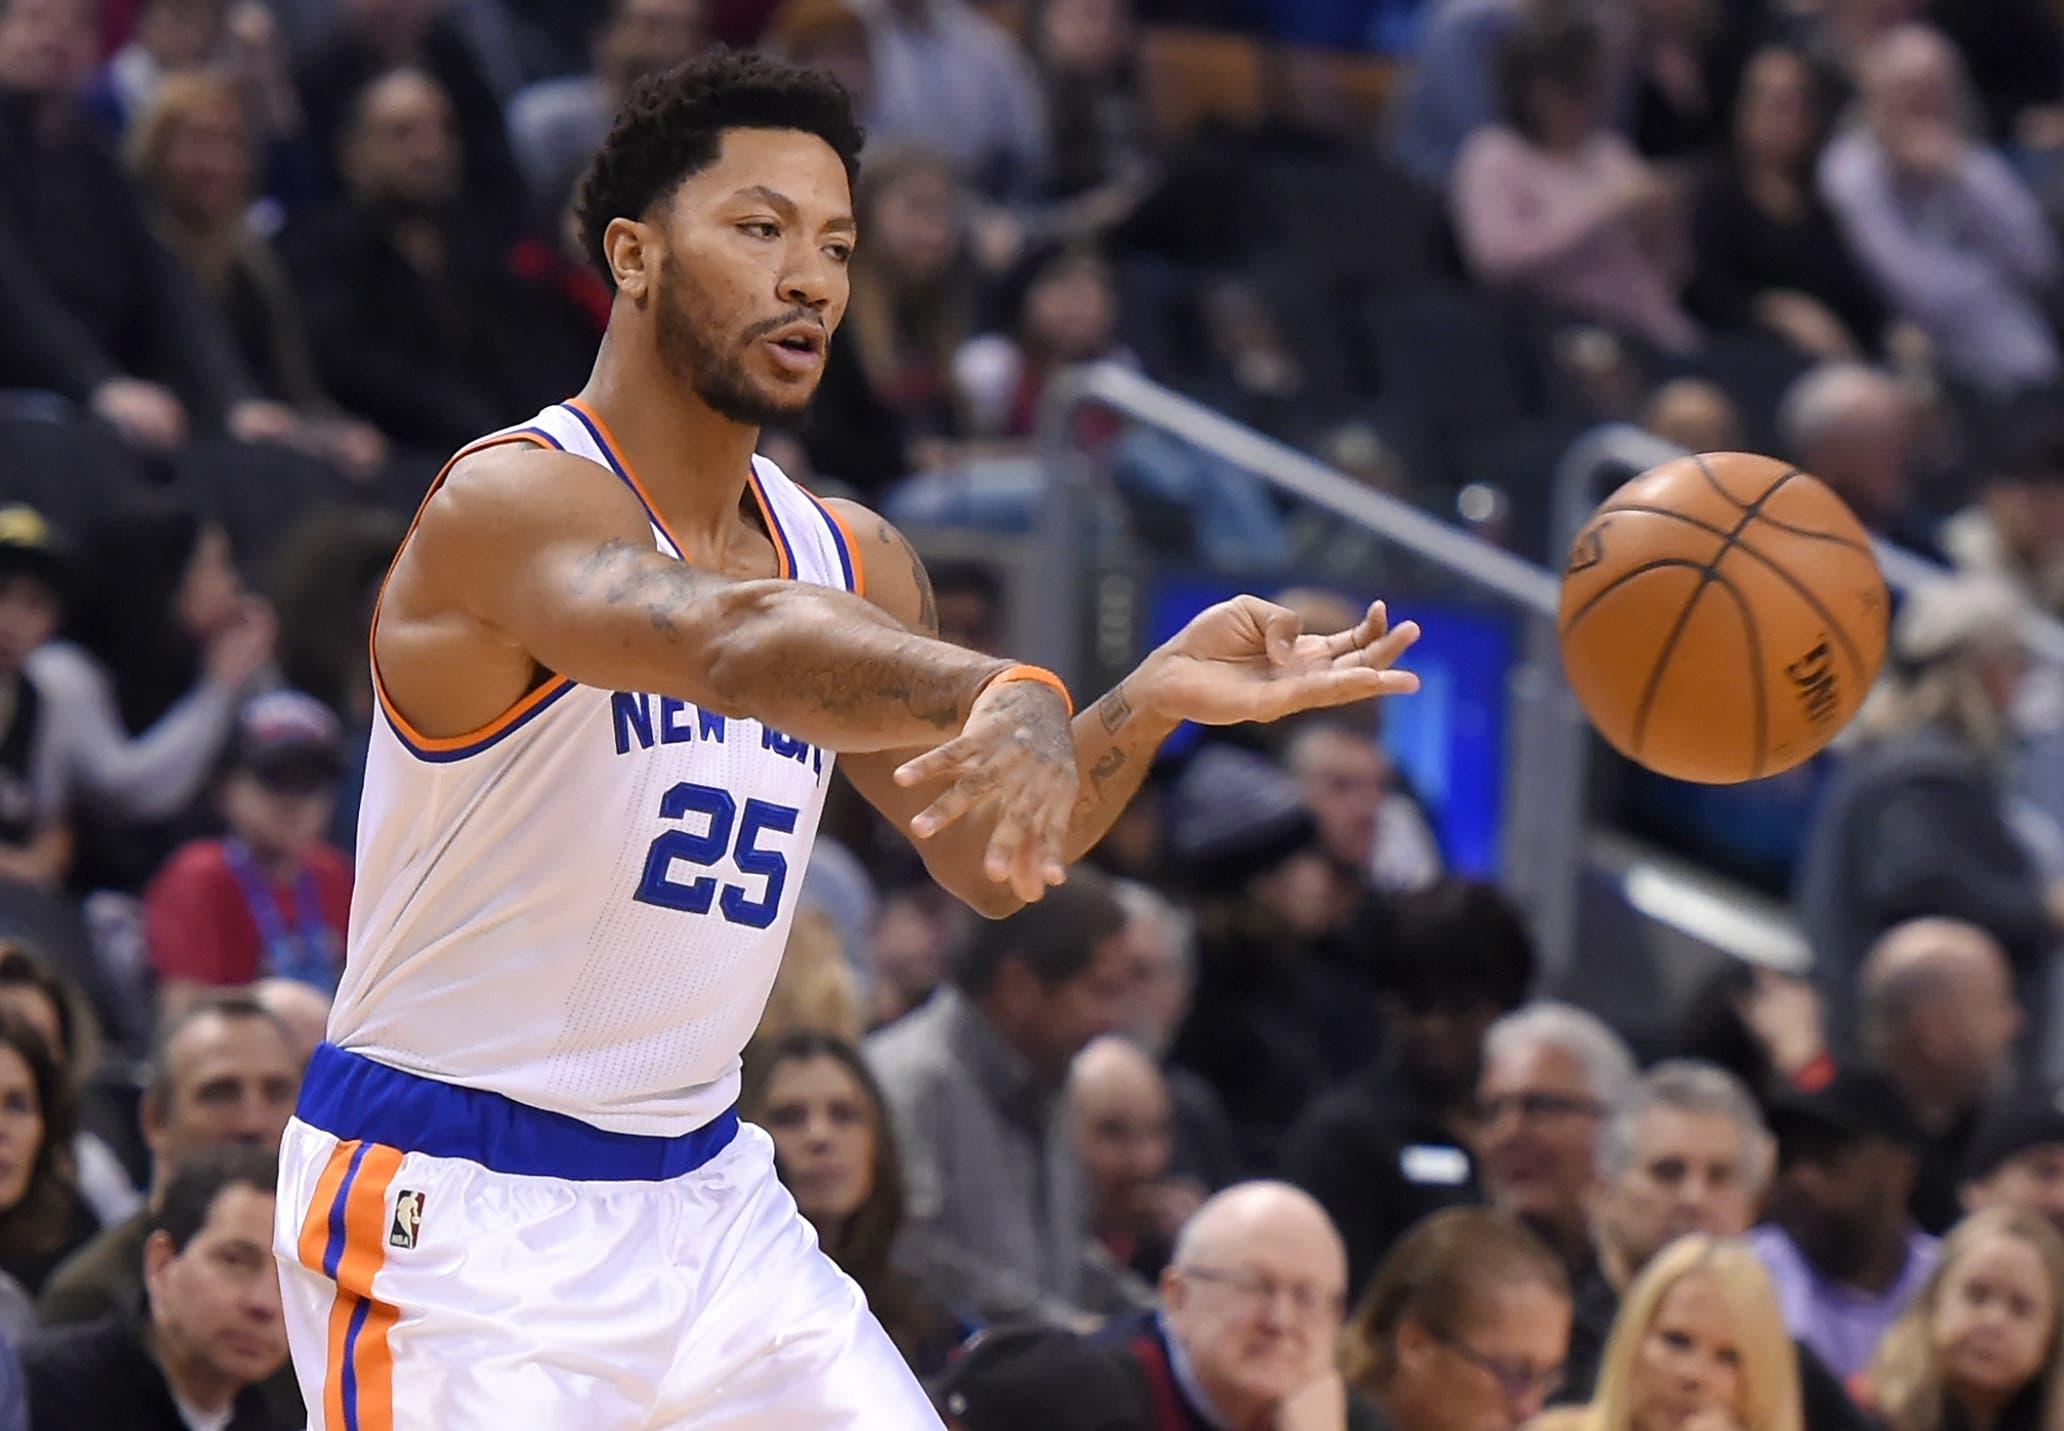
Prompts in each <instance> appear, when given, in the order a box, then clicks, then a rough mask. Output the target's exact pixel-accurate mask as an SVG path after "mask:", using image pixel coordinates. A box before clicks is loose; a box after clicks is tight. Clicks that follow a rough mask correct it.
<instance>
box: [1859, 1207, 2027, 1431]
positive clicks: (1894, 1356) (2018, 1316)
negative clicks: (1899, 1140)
mask: <svg viewBox="0 0 2064 1431" xmlns="http://www.w3.org/2000/svg"><path fill="white" fill-rule="evenodd" d="M1863 1392H1864V1400H1865V1402H1866V1403H1867V1404H1868V1405H1870V1406H1871V1407H1872V1408H1873V1409H1874V1410H1875V1411H1876V1413H1877V1415H1878V1417H1879V1419H1880V1421H1881V1423H1882V1424H1883V1425H1884V1426H1886V1427H1887V1428H1889V1431H1950V1428H1953V1427H1983V1426H1990V1427H1994V1428H1996V1431H2038V1428H2048V1427H2052V1426H2056V1425H2058V1424H2059V1423H2060V1421H2064V1240H2060V1239H2059V1237H2058V1235H2057V1232H2056V1230H2055V1229H2054V1228H2052V1227H2051V1226H2050V1225H2049V1224H2048V1223H2047V1222H2044V1221H2043V1220H2042V1219H2041V1218H2039V1217H2035V1216H2032V1215H2031V1214H2029V1213H2025V1212H2012V1211H2008V1210H2006V1209H1997V1210H1995V1211H1991V1212H1981V1213H1975V1214H1973V1215H1972V1216H1971V1217H1969V1218H1967V1219H1965V1220H1964V1221H1963V1222H1962V1223H1959V1224H1958V1225H1957V1228H1956V1230H1955V1231H1954V1232H1952V1233H1951V1234H1950V1235H1949V1240H1948V1241H1947V1242H1946V1243H1944V1244H1943V1248H1942V1260H1941V1261H1940V1262H1939V1263H1938V1264H1937V1265H1936V1268H1935V1273H1934V1275H1933V1276H1932V1277H1930V1278H1929V1279H1928V1284H1927V1286H1926V1287H1925V1288H1923V1289H1922V1290H1921V1293H1920V1295H1919V1296H1917V1297H1916V1298H1914V1301H1913V1304H1912V1305H1911V1306H1910V1307H1909V1308H1908V1309H1907V1311H1906V1314H1905V1315H1904V1316H1902V1317H1901V1318H1900V1319H1899V1321H1898V1323H1897V1324H1896V1325H1895V1326H1894V1327H1893V1328H1892V1330H1891V1331H1890V1332H1888V1333H1886V1335H1885V1340H1884V1343H1883V1345H1882V1346H1880V1347H1879V1349H1878V1355H1877V1357H1876V1359H1875V1360H1874V1361H1873V1362H1872V1364H1871V1368H1870V1372H1869V1375H1868V1377H1867V1378H1866V1380H1865V1385H1864V1388H1863Z"/></svg>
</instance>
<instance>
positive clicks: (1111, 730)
mask: <svg viewBox="0 0 2064 1431" xmlns="http://www.w3.org/2000/svg"><path fill="white" fill-rule="evenodd" d="M1096 712H1097V719H1098V720H1099V721H1100V722H1102V724H1103V727H1104V734H1105V735H1116V734H1117V733H1118V732H1119V731H1120V730H1121V729H1122V728H1123V727H1124V725H1125V723H1126V722H1127V721H1129V720H1131V719H1132V702H1131V701H1129V700H1127V699H1126V698H1125V682H1123V681H1120V682H1119V683H1118V684H1117V685H1115V686H1113V687H1111V689H1110V690H1108V691H1106V692H1105V693H1104V697H1103V699H1102V700H1100V701H1098V702H1097V704H1096Z"/></svg>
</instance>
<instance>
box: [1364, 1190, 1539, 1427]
mask: <svg viewBox="0 0 2064 1431" xmlns="http://www.w3.org/2000/svg"><path fill="white" fill-rule="evenodd" d="M1569 1328H1570V1294H1569V1279H1568V1277H1567V1276H1566V1275H1565V1274H1564V1272H1563V1270H1562V1263H1561V1260H1560V1259H1559V1258H1558V1257H1557V1256H1556V1255H1555V1254H1554V1253H1552V1252H1550V1251H1549V1250H1548V1248H1547V1247H1545V1246H1544V1245H1543V1244H1542V1243H1541V1241H1540V1239H1539V1238H1537V1237H1535V1236H1534V1235H1533V1234H1532V1233H1531V1232H1528V1231H1527V1230H1526V1228H1525V1227H1524V1226H1523V1225H1522V1224H1520V1223H1519V1222H1517V1221H1515V1220H1513V1219H1511V1218H1509V1217H1506V1216H1505V1215H1503V1214H1502V1213H1495V1212H1485V1211H1481V1210H1479V1209H1476V1208H1450V1209H1449V1210H1447V1211H1445V1212H1437V1213H1435V1214H1433V1215H1432V1216H1431V1217H1429V1218H1427V1219H1426V1220H1425V1221H1423V1222H1421V1223H1420V1224H1419V1225H1418V1226H1416V1227H1414V1228H1413V1229H1412V1230H1411V1231H1410V1232H1408V1233H1406V1234H1405V1235H1404V1237H1403V1238H1401V1239H1400V1240H1399V1241H1398V1244H1397V1246H1396V1247H1394V1248H1392V1249H1391V1251H1390V1253H1389V1255H1388V1256H1386V1257H1385V1258H1384V1260H1383V1265H1382V1266H1381V1267H1379V1268H1378V1269H1377V1271H1376V1280H1375V1281H1373V1282H1371V1283H1370V1284H1369V1290H1368V1292H1367V1293H1366V1294H1365V1295H1364V1296H1363V1297H1362V1299H1361V1302H1360V1303H1359V1305H1357V1306H1356V1308H1355V1313H1354V1317H1353V1319H1352V1320H1351V1321H1350V1322H1349V1323H1348V1327H1347V1332H1346V1335H1345V1336H1343V1337H1342V1339H1341V1364H1342V1367H1343V1369H1344V1370H1345V1372H1346V1374H1347V1380H1348V1384H1349V1385H1351V1386H1353V1387H1355V1388H1356V1389H1358V1390H1360V1391H1363V1392H1366V1393H1367V1394H1368V1395H1370V1396H1371V1397H1373V1398H1374V1399H1375V1400H1376V1402H1377V1404H1378V1405H1379V1406H1380V1407H1381V1408H1382V1411H1383V1416H1384V1421H1385V1423H1386V1424H1387V1425H1388V1426H1389V1427H1390V1428H1391V1431H1519V1428H1520V1427H1522V1426H1524V1425H1526V1424H1527V1423H1528V1422H1530V1421H1531V1420H1532V1419H1533V1418H1534V1417H1535V1416H1537V1415H1539V1414H1540V1411H1541V1407H1542V1406H1543V1405H1544V1404H1545V1403H1546V1402H1547V1400H1548V1398H1549V1397H1551V1396H1553V1395H1554V1394H1555V1390H1556V1388H1557V1387H1558V1386H1560V1385H1561V1384H1562V1377H1563V1351H1564V1347H1565V1345H1566V1344H1567V1342H1568V1339H1569Z"/></svg>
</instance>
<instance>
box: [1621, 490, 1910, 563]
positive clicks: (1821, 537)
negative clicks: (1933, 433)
mask: <svg viewBox="0 0 2064 1431" xmlns="http://www.w3.org/2000/svg"><path fill="white" fill-rule="evenodd" d="M1607 512H1653V513H1655V514H1656V515H1657V516H1661V517H1677V518H1680V519H1681V520H1683V521H1687V522H1691V523H1693V524H1694V525H1697V526H1700V527H1704V528H1705V529H1706V530H1707V531H1709V532H1711V533H1712V534H1713V535H1714V536H1716V537H1717V536H1725V535H1726V533H1727V529H1726V528H1725V527H1716V526H1714V525H1713V524H1712V523H1710V522H1706V521H1702V520H1701V519H1699V518H1697V517H1694V516H1690V515H1688V514H1687V513H1684V512H1678V511H1673V510H1671V509H1670V508H1668V507H1653V506H1650V505H1649V504H1648V503H1646V502H1615V503H1614V504H1613V505H1612V506H1609V507H1601V508H1599V509H1598V515H1600V516H1604V515H1605V514H1606V513H1607ZM1756 520H1757V521H1759V522H1761V523H1763V524H1764V525H1765V526H1770V527H1776V528H1777V529H1778V530H1779V531H1780V532H1783V533H1784V534H1785V535H1786V536H1792V537H1804V538H1806V539H1807V540H1808V541H1815V542H1832V543H1834V544H1835V545H1836V546H1838V547H1847V548H1848V549H1849V550H1850V551H1852V552H1861V553H1862V554H1863V555H1865V556H1867V557H1869V558H1870V559H1871V560H1872V561H1876V560H1877V559H1878V554H1877V553H1876V552H1875V551H1873V550H1871V546H1870V543H1869V542H1859V541H1857V540H1856V539H1855V538H1854V537H1845V536H1842V535H1840V534H1839V533H1836V532H1816V531H1814V530H1813V529H1812V528H1811V527H1795V526H1793V525H1792V524H1791V523H1790V522H1786V521H1782V520H1780V519H1778V518H1776V517H1773V516H1771V515H1770V513H1768V512H1758V513H1757V514H1756Z"/></svg>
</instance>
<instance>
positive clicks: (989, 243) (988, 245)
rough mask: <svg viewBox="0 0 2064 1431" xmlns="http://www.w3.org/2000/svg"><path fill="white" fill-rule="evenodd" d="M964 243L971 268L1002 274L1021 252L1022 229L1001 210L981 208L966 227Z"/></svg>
mask: <svg viewBox="0 0 2064 1431" xmlns="http://www.w3.org/2000/svg"><path fill="white" fill-rule="evenodd" d="M968 243H969V247H970V248H971V249H972V251H973V253H974V256H975V266H976V267H977V268H979V269H981V270H982V272H984V273H1002V272H1004V271H1005V270H1007V269H1009V268H1010V266H1011V265H1012V264H1014V263H1016V262H1017V261H1018V260H1019V259H1020V258H1022V257H1023V256H1024V253H1025V226H1024V225H1023V224H1022V223H1019V222H1018V220H1017V219H1016V218H1014V217H1012V216H1011V215H1010V214H1009V213H1007V212H1005V211H1004V210H1002V209H985V210H983V211H982V212H981V213H979V214H976V215H975V216H974V218H973V219H972V220H970V221H969V224H968Z"/></svg>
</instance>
